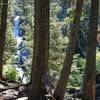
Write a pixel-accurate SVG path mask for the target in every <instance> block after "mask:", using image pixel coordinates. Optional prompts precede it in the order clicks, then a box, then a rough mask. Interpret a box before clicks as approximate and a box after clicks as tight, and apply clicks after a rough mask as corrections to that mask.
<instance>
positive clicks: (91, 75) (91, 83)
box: [82, 0, 99, 100]
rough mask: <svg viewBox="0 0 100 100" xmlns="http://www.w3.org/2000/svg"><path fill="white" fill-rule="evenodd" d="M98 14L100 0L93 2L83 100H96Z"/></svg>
mask: <svg viewBox="0 0 100 100" xmlns="http://www.w3.org/2000/svg"><path fill="white" fill-rule="evenodd" d="M98 13H99V0H91V13H90V25H89V33H88V48H87V58H86V68H85V75H84V83H83V96H82V99H83V100H95V77H96V76H95V72H96V37H97V27H98Z"/></svg>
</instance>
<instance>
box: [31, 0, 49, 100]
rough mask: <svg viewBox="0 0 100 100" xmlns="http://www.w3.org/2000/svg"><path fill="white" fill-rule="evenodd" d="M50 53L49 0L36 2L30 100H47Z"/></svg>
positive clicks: (37, 0)
mask: <svg viewBox="0 0 100 100" xmlns="http://www.w3.org/2000/svg"><path fill="white" fill-rule="evenodd" d="M48 52H49V0H35V30H34V55H33V65H32V86H31V89H30V93H29V100H45V94H47V90H46V81H47V80H46V78H47V76H48Z"/></svg>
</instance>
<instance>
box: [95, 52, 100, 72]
mask: <svg viewBox="0 0 100 100" xmlns="http://www.w3.org/2000/svg"><path fill="white" fill-rule="evenodd" d="M96 72H97V74H98V73H100V51H98V52H97V54H96Z"/></svg>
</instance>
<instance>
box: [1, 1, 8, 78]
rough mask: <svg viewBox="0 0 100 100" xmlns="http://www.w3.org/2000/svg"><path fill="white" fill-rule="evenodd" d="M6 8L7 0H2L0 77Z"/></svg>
mask: <svg viewBox="0 0 100 100" xmlns="http://www.w3.org/2000/svg"><path fill="white" fill-rule="evenodd" d="M7 8H8V0H3V1H2V12H1V26H0V77H1V76H2V69H3V53H4V45H5V36H6V27H7Z"/></svg>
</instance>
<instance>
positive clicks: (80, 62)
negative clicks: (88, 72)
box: [68, 58, 85, 88]
mask: <svg viewBox="0 0 100 100" xmlns="http://www.w3.org/2000/svg"><path fill="white" fill-rule="evenodd" d="M84 68H85V59H82V58H76V59H75V60H74V61H73V64H72V69H71V74H70V77H69V84H68V85H69V87H72V88H80V87H81V85H82V80H83V74H84Z"/></svg>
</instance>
